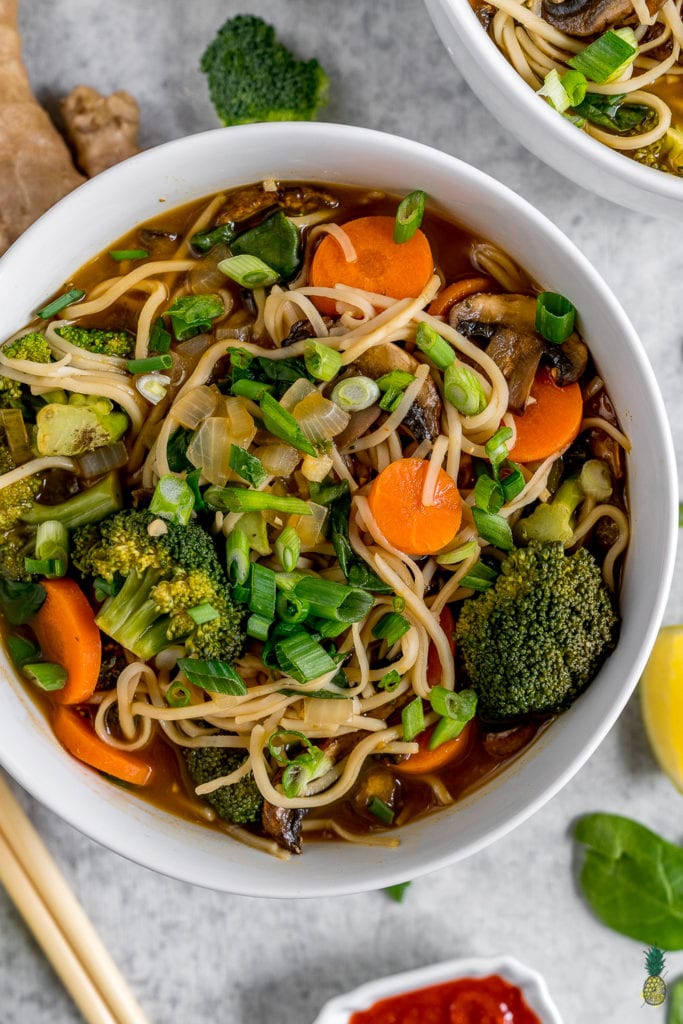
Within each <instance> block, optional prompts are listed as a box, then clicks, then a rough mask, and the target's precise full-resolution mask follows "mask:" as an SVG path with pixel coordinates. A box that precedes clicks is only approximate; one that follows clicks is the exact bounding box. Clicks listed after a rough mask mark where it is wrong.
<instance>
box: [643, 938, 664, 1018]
mask: <svg viewBox="0 0 683 1024" xmlns="http://www.w3.org/2000/svg"><path fill="white" fill-rule="evenodd" d="M645 970H646V971H647V978H646V979H645V984H644V985H643V999H644V1000H645V1002H646V1003H647V1004H648V1006H661V1005H662V1003H663V1002H664V1000H665V999H666V982H665V981H664V979H663V978H662V977H661V973H662V971H663V970H664V953H663V952H662V951H661V949H659V948H658V947H657V946H650V948H649V949H648V950H647V951H646V952H645Z"/></svg>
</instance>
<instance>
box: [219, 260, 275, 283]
mask: <svg viewBox="0 0 683 1024" xmlns="http://www.w3.org/2000/svg"><path fill="white" fill-rule="evenodd" d="M218 269H219V270H220V272H221V274H225V276H226V277H229V278H231V280H233V281H236V282H237V284H238V285H240V286H241V287H242V288H267V287H268V285H271V284H275V283H276V281H279V280H280V275H279V274H278V272H277V271H276V270H273V268H272V267H269V266H268V264H267V263H264V262H263V260H260V259H259V258H258V256H247V255H246V254H244V255H242V256H228V258H227V259H225V260H221V261H220V263H219V264H218Z"/></svg>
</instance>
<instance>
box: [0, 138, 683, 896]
mask: <svg viewBox="0 0 683 1024" xmlns="http://www.w3.org/2000/svg"><path fill="white" fill-rule="evenodd" d="M264 135H267V136H268V141H269V144H270V145H275V146H277V144H278V143H280V144H282V145H285V146H292V144H293V140H295V139H296V138H298V137H300V138H302V139H304V138H307V137H312V138H314V137H315V136H318V137H320V138H325V139H327V140H329V142H330V143H332V142H334V143H336V144H349V143H350V144H353V143H354V141H355V142H356V143H357V144H358V145H359V147H360V148H361V149H363V150H364V151H365V149H371V148H372V149H374V148H376V147H377V146H379V147H381V149H382V151H383V155H384V156H385V157H387V158H388V156H389V155H391V157H392V158H394V157H395V158H396V160H400V159H401V158H402V157H405V158H406V159H408V158H411V159H412V160H414V161H415V160H418V159H419V160H420V161H422V162H426V164H427V165H428V166H429V169H430V173H431V174H434V175H437V176H438V174H439V173H442V172H443V173H449V174H454V172H455V177H456V178H457V179H458V181H459V182H460V183H462V182H463V181H464V182H467V183H471V184H473V185H474V186H475V187H476V188H477V189H478V190H479V191H480V192H481V194H482V203H484V201H485V199H486V200H489V201H491V202H494V201H495V203H496V204H498V206H500V205H501V204H502V205H503V206H504V207H506V208H507V207H508V206H509V207H510V208H511V210H514V211H516V215H518V216H520V217H523V218H524V220H525V221H526V222H527V223H528V225H529V228H530V230H531V231H533V232H537V233H538V234H539V235H541V236H544V237H545V238H547V237H548V236H549V235H551V236H553V239H554V244H555V245H556V246H557V247H558V248H559V250H560V252H561V253H562V254H563V255H565V256H566V257H567V258H568V259H569V260H570V262H571V263H573V264H575V266H577V267H578V268H579V269H580V270H581V271H582V273H583V274H584V275H585V276H586V277H589V278H590V279H591V286H592V288H593V289H594V290H595V292H596V294H597V295H598V296H599V297H600V299H601V301H602V303H603V308H604V310H605V311H606V314H608V315H609V317H610V319H611V320H613V321H614V323H615V324H616V325H617V326H618V328H619V330H620V331H621V333H622V335H623V336H624V337H626V338H628V339H629V342H630V348H629V351H630V355H631V357H632V358H633V361H634V363H635V364H636V368H637V372H638V373H639V375H640V380H641V382H642V387H641V392H642V393H643V394H645V395H649V399H650V403H651V405H652V406H653V413H654V417H653V419H654V428H655V429H656V431H657V436H658V438H659V439H661V440H662V441H663V444H664V448H663V453H662V457H663V474H664V479H663V482H662V486H663V497H664V499H666V498H667V497H668V498H669V499H670V500H669V501H668V502H667V511H668V517H667V519H666V528H665V529H663V530H662V533H661V537H660V539H659V542H660V543H661V546H662V573H661V576H660V584H661V585H660V588H659V590H658V592H657V598H656V600H655V601H654V602H653V603H652V605H650V606H649V608H648V613H647V617H646V618H647V628H646V629H645V630H644V632H643V634H642V637H641V640H640V644H639V647H638V657H636V658H635V660H634V662H633V663H631V666H630V668H629V673H630V680H631V681H630V685H629V686H627V687H625V686H623V685H622V688H621V689H620V690H619V692H618V699H616V700H615V701H614V702H613V703H612V704H611V706H610V709H609V713H608V714H606V715H605V716H604V717H603V718H602V719H601V720H600V721H599V722H597V723H596V724H595V725H594V726H593V727H592V729H591V731H590V732H589V733H588V735H587V736H583V737H582V739H581V743H580V747H579V748H578V749H575V750H574V752H573V753H572V754H568V755H566V756H565V757H564V758H563V763H564V764H565V767H564V768H563V770H561V771H559V772H557V773H556V774H555V775H554V776H553V779H552V782H551V783H550V784H546V785H545V787H544V788H543V789H542V790H541V791H539V792H538V793H537V794H536V795H535V796H533V798H531V799H529V798H528V796H525V800H524V805H523V806H521V807H518V808H510V809H509V811H508V813H507V814H506V815H505V816H502V817H501V820H500V821H499V823H498V824H497V825H496V827H490V828H488V829H487V830H485V831H484V833H483V834H481V835H479V836H478V837H474V838H471V839H470V840H469V841H468V842H467V843H465V844H463V845H461V846H460V848H459V849H458V850H457V852H456V853H455V854H453V853H452V852H451V851H445V852H442V853H438V852H432V851H430V850H429V849H421V850H420V852H419V856H418V854H415V855H414V856H415V859H416V861H417V863H415V864H414V865H412V862H411V866H410V867H409V868H406V867H405V865H404V866H403V867H402V866H401V860H400V857H399V858H398V866H396V865H395V864H394V863H393V862H392V861H390V860H386V859H383V857H382V856H381V855H380V851H378V856H377V862H376V867H373V870H372V871H370V870H368V871H366V877H364V878H363V879H361V880H360V881H358V880H357V879H355V878H350V877H347V875H346V874H345V873H344V872H337V873H336V874H335V876H334V878H333V879H327V881H325V882H324V883H323V882H318V883H310V882H308V881H307V880H303V881H302V879H301V876H299V877H298V880H297V881H294V880H293V879H292V880H291V882H290V881H289V880H285V881H284V882H283V881H281V880H280V878H279V877H278V876H277V875H276V873H275V872H273V873H272V875H269V877H268V879H267V880H264V878H261V880H260V882H259V884H258V887H255V886H254V885H253V884H250V883H249V881H248V880H247V882H245V881H244V880H242V879H240V878H237V879H236V880H235V879H233V878H231V877H225V875H226V874H227V875H229V870H227V869H226V871H224V872H222V873H221V872H215V873H213V874H212V873H209V874H208V875H207V876H204V877H202V876H200V874H199V872H198V870H196V869H195V870H193V865H192V864H191V863H188V862H186V861H184V860H183V858H182V857H178V855H177V850H175V849H174V850H170V849H169V851H168V853H167V856H166V857H165V859H164V860H163V862H161V861H160V859H159V857H158V849H157V846H156V844H155V840H154V835H148V834H147V832H148V831H149V830H148V829H145V827H144V826H143V827H142V828H141V829H140V830H139V831H140V832H141V833H145V834H144V836H141V837H140V843H139V845H138V846H136V845H135V843H132V842H131V841H130V840H129V838H128V833H127V830H125V829H121V830H119V831H117V830H116V828H115V827H114V826H113V824H111V823H108V822H107V815H103V816H101V817H100V816H98V818H97V819H95V820H85V821H84V820H83V815H82V814H80V813H79V811H78V808H77V806H76V805H75V804H74V803H72V802H71V801H70V799H69V797H68V795H66V794H64V793H62V792H61V791H59V790H58V788H57V787H55V786H52V788H48V791H47V793H46V790H45V789H44V788H42V786H41V784H42V783H44V780H42V779H41V780H39V779H38V778H36V777H32V774H31V771H30V769H29V766H28V765H27V764H26V763H25V762H24V760H23V759H22V758H21V757H19V756H16V757H13V756H11V755H8V753H7V751H6V750H4V749H0V763H1V764H3V765H4V767H5V768H6V769H7V771H8V772H9V773H10V774H11V775H12V776H13V777H14V778H15V779H16V780H17V782H19V783H20V784H21V785H22V786H23V787H24V788H25V789H26V790H27V791H28V792H29V793H31V794H32V795H33V796H34V797H35V798H36V799H37V800H39V801H40V802H42V803H44V804H45V805H46V806H48V807H49V808H50V809H51V810H53V811H54V812H55V813H57V814H58V815H59V816H60V817H61V818H63V819H64V820H65V821H67V822H68V823H69V824H71V825H72V826H74V827H75V828H76V829H78V830H80V831H81V832H83V833H84V834H86V835H88V836H89V837H90V838H92V839H94V840H96V841H97V842H99V843H101V844H102V845H103V846H106V847H107V848H109V849H111V850H113V851H115V852H117V853H119V854H121V855H123V856H126V857H128V858H129V859H132V860H134V861H136V862H138V863H140V864H142V865H143V866H145V867H149V868H152V869H153V870H157V871H161V872H162V873H166V874H168V875H170V876H171V877H175V878H179V879H181V880H184V881H188V882H191V883H193V884H199V885H204V886H206V887H208V888H214V889H220V890H224V891H228V892H233V893H240V894H243V895H254V896H268V897H289V896H293V895H296V896H300V895H301V896H308V897H318V896H328V895H342V894H348V893H354V892H360V891H367V890H372V889H377V888H381V887H383V886H387V885H391V884H395V883H397V882H401V881H404V880H405V878H406V877H407V876H408V872H410V877H412V878H416V877H418V876H420V875H422V874H425V873H427V872H430V871H434V870H437V869H440V868H442V867H445V866H447V865H449V864H451V863H453V862H454V861H456V860H458V859H462V858H464V857H467V856H470V855H471V854H473V853H475V852H478V851H479V850H481V849H483V848H484V847H486V846H488V845H489V844H491V843H493V842H494V841H496V840H497V839H499V838H501V837H502V836H503V835H505V834H506V833H507V832H509V831H511V830H512V829H513V828H516V827H517V826H518V825H519V824H521V823H522V822H523V821H525V820H526V819H527V818H529V817H530V816H531V815H532V814H534V813H535V812H536V811H537V810H539V809H540V808H541V807H542V806H543V805H544V804H545V803H546V802H547V801H549V800H550V799H552V797H553V796H555V794H556V793H557V792H558V791H559V790H560V789H561V788H562V787H563V786H564V785H566V783H567V782H568V781H569V780H570V779H571V778H572V777H573V775H574V774H575V773H576V772H577V771H578V770H579V768H580V767H581V766H582V765H583V764H584V763H585V762H586V761H587V760H588V759H589V758H590V756H591V755H592V754H593V753H594V751H595V750H596V748H597V747H598V746H599V744H600V743H601V742H602V740H603V739H604V737H605V735H606V734H607V733H608V732H609V730H610V729H611V728H612V726H613V725H614V723H615V721H616V720H617V718H618V716H619V714H620V713H621V711H622V709H623V707H624V705H625V703H626V701H627V700H628V699H629V697H630V695H631V692H632V690H633V689H634V688H635V685H636V683H637V680H638V676H639V674H640V672H641V671H642V669H643V668H644V665H645V662H646V660H647V656H648V654H649V651H650V648H651V646H652V644H653V643H654V639H655V636H656V633H657V630H658V628H659V625H660V622H661V619H662V616H663V612H664V607H665V603H666V597H667V594H668V590H669V585H670V581H671V577H672V575H673V570H674V554H675V544H676V537H677V504H676V484H675V481H676V469H675V459H674V450H673V444H672V440H671V434H670V429H669V425H668V421H667V419H666V416H665V413H664V407H663V402H662V401H661V396H660V393H659V389H658V386H657V383H656V380H655V377H654V373H653V371H652V368H651V366H650V364H649V362H648V360H647V357H646V355H645V352H644V350H643V348H642V345H641V343H640V340H639V339H638V336H637V334H636V332H635V330H634V328H633V327H632V325H631V323H630V321H629V320H628V318H627V316H626V314H625V312H624V311H623V309H622V307H621V306H620V304H619V303H618V301H617V299H616V297H615V296H614V295H613V293H612V292H611V290H610V289H609V288H608V287H607V285H606V283H605V282H604V280H603V279H602V278H601V276H600V275H599V274H597V272H596V271H595V270H594V268H593V267H592V265H591V264H590V262H589V261H588V259H587V258H586V257H585V256H584V255H583V254H582V253H581V251H580V250H579V249H578V248H577V247H576V246H575V245H574V243H573V242H571V241H570V240H569V238H568V237H567V236H566V235H564V234H563V233H562V232H561V231H560V230H559V229H558V228H557V227H556V226H555V225H554V224H553V223H552V222H551V221H550V220H549V219H548V218H547V217H545V216H544V215H543V214H542V213H540V212H539V211H538V210H536V209H535V208H534V207H533V206H532V205H531V204H530V203H529V202H527V201H526V200H525V199H523V198H522V197H520V196H518V195H517V194H516V193H515V192H514V191H512V190H511V189H509V188H508V187H507V186H505V185H502V184H501V183H500V182H498V181H497V180H496V179H495V178H492V177H490V176H489V175H486V174H485V173H484V172H482V171H479V170H477V169H476V168H473V167H471V166H470V165H469V164H466V163H464V162H463V161H461V160H459V159H458V158H456V157H453V156H450V155H448V154H445V153H443V152H441V151H439V150H436V149H434V148H432V147H429V146H425V145H423V144H420V143H416V142H413V141H411V140H407V139H403V138H400V137H398V136H395V135H390V134H387V133H383V132H377V131H374V130H371V129H365V128H359V127H354V126H346V125H334V124H332V125H330V124H325V123H319V122H315V123H309V122H306V123H296V122H287V123H281V124H278V123H269V124H262V125H247V126H240V127H238V128H229V129H225V128H218V129H214V130H213V131H210V132H203V133H198V134H196V135H193V136H187V137H185V138H182V139H176V140H174V141H171V142H167V143H165V144H163V145H161V146H158V147H155V148H154V149H151V150H148V151H146V152H143V153H141V154H139V155H138V156H135V157H133V158H131V159H130V160H128V161H125V163H123V164H120V165H118V166H117V167H114V168H111V169H110V170H109V171H106V172H104V173H103V174H102V175H100V176H99V177H97V178H95V179H93V180H91V181H89V182H86V183H85V184H84V185H82V186H80V188H79V189H77V190H76V191H75V192H73V193H71V194H70V195H68V196H66V197H65V198H64V199H62V200H61V201H60V202H59V203H58V204H57V205H56V206H55V207H53V208H52V209H51V210H49V211H48V212H47V213H45V214H44V215H43V217H41V218H40V220H39V221H37V222H36V223H35V224H34V225H32V226H31V227H30V228H29V229H28V230H27V232H26V233H25V234H24V235H23V236H22V237H21V238H20V239H19V240H18V241H17V242H16V243H15V244H14V246H12V247H11V249H10V250H8V253H7V254H6V255H5V256H4V257H2V259H0V289H1V288H2V287H3V283H4V280H5V276H6V275H5V271H6V270H8V269H9V268H10V267H11V265H12V264H13V262H14V261H15V259H16V260H18V262H19V263H21V262H23V261H25V260H28V259H29V258H30V255H31V253H32V251H33V248H34V246H35V244H36V243H37V242H39V241H40V238H41V235H42V233H43V231H45V229H46V226H47V227H50V226H51V225H52V224H55V225H61V224H63V222H67V221H68V220H69V217H70V213H71V211H72V209H76V208H77V207H78V205H79V204H80V203H81V201H82V197H84V196H86V195H87V196H88V198H89V201H90V202H91V203H92V202H94V201H99V199H100V196H104V197H106V196H107V195H109V198H111V194H113V193H115V192H116V186H120V185H121V184H122V183H123V184H124V185H125V184H131V183H132V182H134V181H135V178H136V175H137V169H138V168H142V167H143V166H144V165H146V164H149V165H150V166H151V167H155V165H156V164H157V162H159V164H163V163H164V162H165V163H167V164H170V165H172V164H173V158H174V154H175V153H177V152H178V151H181V150H183V149H186V148H188V147H191V146H193V145H195V146H197V147H199V149H200V150H202V147H208V148H209V149H211V148H212V147H213V146H214V145H216V146H217V147H218V151H219V152H222V151H223V147H229V146H231V145H233V144H235V145H237V146H239V145H245V146H249V144H250V142H251V141H254V140H256V139H258V138H259V137H260V136H264ZM219 140H221V141H220V142H219ZM271 140H272V141H271ZM286 177H287V178H288V179H289V180H294V178H295V175H293V174H292V175H287V176H286ZM311 177H312V178H314V177H316V175H312V176H311ZM299 180H301V175H300V176H299ZM318 180H324V175H322V174H321V175H319V176H318ZM169 208H171V207H169ZM74 269H76V268H74ZM10 284H11V281H10ZM18 685H20V684H18ZM539 742H542V739H541V740H540V741H539ZM34 774H35V773H34ZM50 782H51V780H48V787H49V785H50ZM102 784H103V785H104V784H105V783H104V782H103V783H102ZM425 820H426V819H422V821H423V823H424V821H425ZM416 824H419V823H416ZM196 827H197V828H200V827H201V826H196ZM164 834H165V835H166V833H164ZM165 841H166V840H165ZM169 845H171V844H169ZM228 868H229V865H228Z"/></svg>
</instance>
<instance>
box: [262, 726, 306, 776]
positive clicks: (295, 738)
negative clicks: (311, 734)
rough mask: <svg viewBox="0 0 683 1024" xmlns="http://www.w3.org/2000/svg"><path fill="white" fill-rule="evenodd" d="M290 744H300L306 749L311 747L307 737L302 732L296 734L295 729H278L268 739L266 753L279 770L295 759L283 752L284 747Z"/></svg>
mask: <svg viewBox="0 0 683 1024" xmlns="http://www.w3.org/2000/svg"><path fill="white" fill-rule="evenodd" d="M278 740H279V741H280V742H279V743H278V742H277V741H278ZM291 743H302V744H303V745H304V746H305V747H306V748H308V749H310V748H311V747H312V746H313V744H312V743H311V741H310V740H309V738H308V736H305V735H304V734H303V733H302V732H297V731H296V730H295V729H278V730H277V732H274V733H273V734H272V735H271V736H269V737H268V753H269V754H270V756H271V757H272V758H273V760H274V761H275V762H276V763H277V764H279V765H280V767H281V768H284V766H285V765H287V764H291V763H292V761H294V760H296V758H290V756H289V754H288V753H287V751H286V750H285V747H286V746H288V745H289V744H291Z"/></svg>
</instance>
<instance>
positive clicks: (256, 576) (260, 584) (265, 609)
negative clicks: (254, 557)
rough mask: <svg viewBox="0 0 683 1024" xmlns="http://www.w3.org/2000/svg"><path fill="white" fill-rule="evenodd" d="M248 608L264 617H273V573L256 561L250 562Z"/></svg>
mask: <svg viewBox="0 0 683 1024" xmlns="http://www.w3.org/2000/svg"><path fill="white" fill-rule="evenodd" d="M249 585H250V587H251V594H250V597H249V609H250V611H252V612H254V614H255V615H261V616H262V617H263V618H264V619H270V620H271V621H272V620H273V619H274V618H275V591H276V587H275V573H274V572H273V570H272V569H269V568H268V567H267V566H265V565H260V564H259V563H258V562H252V563H251V580H250V584H249Z"/></svg>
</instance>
